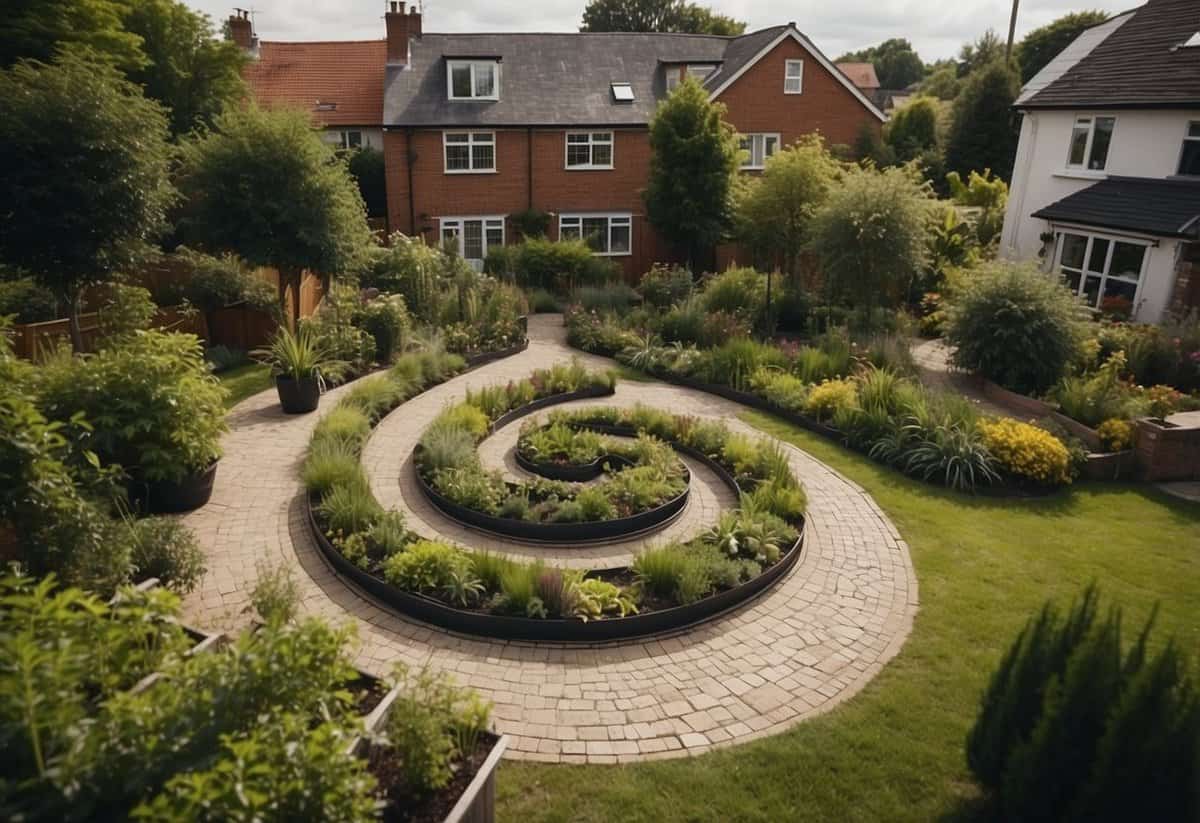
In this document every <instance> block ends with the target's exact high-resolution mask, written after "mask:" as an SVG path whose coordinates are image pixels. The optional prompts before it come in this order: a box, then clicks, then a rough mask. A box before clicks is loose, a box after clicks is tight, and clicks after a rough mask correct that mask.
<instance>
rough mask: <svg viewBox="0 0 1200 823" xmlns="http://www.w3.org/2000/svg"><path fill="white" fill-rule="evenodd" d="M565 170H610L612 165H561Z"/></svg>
mask: <svg viewBox="0 0 1200 823" xmlns="http://www.w3.org/2000/svg"><path fill="white" fill-rule="evenodd" d="M563 169H564V170H566V171H612V170H613V167H612V166H563Z"/></svg>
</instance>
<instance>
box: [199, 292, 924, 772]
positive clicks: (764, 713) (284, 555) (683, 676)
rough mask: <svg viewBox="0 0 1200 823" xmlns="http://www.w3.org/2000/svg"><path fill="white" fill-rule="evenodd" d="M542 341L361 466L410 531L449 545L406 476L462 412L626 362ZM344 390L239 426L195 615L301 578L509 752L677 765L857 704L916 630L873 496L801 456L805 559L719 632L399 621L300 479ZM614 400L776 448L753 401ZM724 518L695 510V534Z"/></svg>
mask: <svg viewBox="0 0 1200 823" xmlns="http://www.w3.org/2000/svg"><path fill="white" fill-rule="evenodd" d="M529 334H530V339H531V342H530V346H529V348H528V349H527V350H526V351H524V352H522V353H520V354H517V355H514V356H512V357H510V358H507V359H505V360H501V361H496V362H493V363H489V364H487V365H485V366H482V367H480V368H478V369H476V370H474V371H472V372H470V373H468V374H465V375H461V376H459V377H457V378H454V379H453V380H450V381H448V382H447V383H444V384H442V385H440V386H437V387H434V388H433V389H431V390H429V391H428V392H425V393H424V394H422V395H419V396H418V397H416V398H414V399H413V400H410V401H409V402H408V403H405V404H404V405H403V406H401V407H400V409H398V410H397V411H396V412H393V413H392V414H391V415H389V416H388V417H387V418H385V419H384V420H383V421H382V422H381V423H380V425H379V426H378V427H377V428H376V430H375V432H374V433H373V435H372V437H371V439H370V441H368V444H367V447H366V449H365V451H364V465H365V466H366V468H367V471H368V474H369V476H370V477H371V482H372V488H373V490H374V492H375V494H376V496H377V497H379V499H380V502H382V503H383V504H384V505H385V506H391V507H395V508H397V509H400V510H402V511H404V512H405V514H406V516H407V517H408V518H409V523H410V527H413V528H415V529H417V530H418V531H423V532H424V533H425V534H430V535H431V534H434V533H438V529H437V527H436V525H433V526H432V527H426V525H424V524H423V519H422V518H423V516H427V515H428V512H425V513H422V512H420V511H418V510H417V509H418V506H417V504H418V503H419V492H418V491H417V490H416V489H415V488H412V487H411V485H406V484H405V483H404V482H403V477H404V476H406V473H405V471H404V464H405V463H406V458H407V455H408V454H409V453H410V452H411V445H412V444H414V443H415V440H416V438H417V437H419V436H420V432H421V431H422V430H423V429H424V427H425V424H426V423H427V422H428V420H429V419H432V416H433V415H435V414H436V413H437V412H438V411H439V410H440V409H441V408H442V406H443V405H444V404H445V403H446V402H449V401H451V400H455V399H459V398H461V397H462V395H463V394H464V393H465V391H466V389H467V388H468V387H474V388H477V387H479V386H483V385H489V384H492V383H496V382H506V381H507V380H509V379H518V378H520V377H524V376H527V375H528V374H529V372H530V371H532V370H533V369H535V368H540V367H544V366H548V365H552V364H553V363H555V362H560V361H565V360H569V359H571V358H572V357H579V358H580V359H581V360H583V361H584V362H585V363H586V364H587V365H589V366H594V367H608V366H611V361H607V360H604V359H601V358H595V357H589V356H586V355H580V354H579V353H578V352H576V351H574V350H572V349H570V348H568V347H567V346H566V344H565V340H564V337H565V335H564V333H563V329H562V327H561V318H560V317H558V316H557V315H536V316H534V317H531V318H530V323H529ZM341 391H343V389H338V390H335V391H333V392H331V393H330V394H329V395H326V396H325V397H324V398H322V405H321V409H320V410H319V411H318V412H316V413H314V414H311V415H303V416H299V417H290V416H286V415H283V414H282V413H281V412H280V411H279V410H278V402H277V399H276V397H275V394H274V391H268V392H263V393H262V394H259V395H256V396H254V397H251V398H249V399H248V400H246V401H244V402H242V403H241V404H239V405H238V406H237V407H236V408H235V409H234V410H233V411H232V412H231V413H230V415H229V423H230V432H229V433H228V434H227V435H226V437H225V440H224V446H225V457H224V459H223V460H222V461H221V469H220V470H219V472H218V474H217V482H216V488H215V490H214V494H213V499H212V501H211V502H210V503H209V504H208V505H207V506H205V507H203V508H202V509H199V510H197V511H195V512H192V513H190V514H188V515H186V516H185V517H184V521H185V522H186V523H187V524H188V525H189V526H191V527H192V528H193V530H194V531H195V532H196V535H197V538H198V539H199V541H200V544H201V546H202V547H203V549H204V552H205V554H206V562H207V566H208V569H209V571H208V573H207V574H206V576H205V578H204V580H203V581H202V582H201V585H200V587H199V588H198V589H197V591H195V592H193V593H192V594H191V595H189V596H188V598H187V599H186V600H185V605H184V612H185V616H186V617H187V619H189V620H190V621H192V622H195V623H197V624H199V625H202V626H204V627H206V628H222V629H230V628H235V627H238V626H242V625H245V624H247V623H248V622H249V620H250V614H249V611H248V603H249V592H250V591H251V590H252V589H253V587H254V585H255V581H256V579H257V575H258V569H259V568H260V567H261V566H263V565H264V564H265V565H277V564H281V563H282V564H285V565H288V566H290V567H293V568H294V569H295V577H296V580H297V582H298V584H299V586H300V590H301V593H302V609H303V611H304V612H305V613H309V614H317V615H322V616H325V617H328V618H330V619H333V620H335V621H347V620H348V621H350V622H352V623H353V624H354V625H355V627H356V628H357V634H358V643H359V645H358V648H357V654H356V657H357V660H356V662H357V663H358V664H359V665H360V666H362V667H363V668H365V669H367V670H369V671H372V672H374V673H377V674H385V673H386V672H387V671H388V670H389V669H390V668H391V667H392V666H393V665H394V664H395V663H396V662H404V663H406V664H408V665H410V666H422V665H430V666H432V667H435V668H439V669H443V670H446V671H449V672H451V673H452V674H453V675H454V677H455V679H456V680H457V681H458V682H460V683H462V684H464V685H469V686H472V687H474V688H476V689H477V690H479V691H480V693H481V694H482V695H483V696H484V697H485V698H487V699H489V700H491V701H492V702H493V704H494V706H495V709H494V717H495V724H496V728H497V730H498V731H500V732H504V733H507V734H509V735H511V736H512V738H513V744H512V746H511V747H510V749H509V751H508V752H507V753H506V756H509V757H513V758H518V759H534V760H543V761H549V762H573V763H614V762H628V761H634V760H639V759H650V758H661V757H677V756H681V755H688V754H697V753H701V752H704V751H708V750H709V749H711V748H714V747H717V746H726V745H732V744H736V743H741V742H745V741H749V740H752V739H755V738H759V737H763V736H766V735H770V734H775V733H778V732H780V731H783V730H785V729H787V728H789V727H791V726H792V725H794V724H796V723H798V722H800V721H802V720H804V719H807V718H809V717H813V716H815V715H817V714H820V713H822V712H825V711H828V710H829V709H831V708H833V707H835V706H837V705H840V704H841V703H842V702H844V701H846V700H847V699H849V698H850V697H851V696H853V695H854V694H856V693H857V692H858V691H859V690H861V689H862V688H863V687H864V686H865V685H866V684H867V683H868V682H869V681H870V680H871V679H872V678H873V677H874V676H875V675H876V674H877V673H878V672H879V671H880V670H881V669H882V668H883V666H884V665H886V664H887V662H888V661H890V660H891V659H892V658H893V657H894V656H895V655H896V654H897V653H898V652H899V650H900V648H901V646H902V645H903V643H904V641H905V639H906V638H907V636H908V634H909V632H910V631H911V628H912V622H913V619H914V616H915V613H916V610H917V604H918V600H917V581H916V577H915V575H914V573H913V567H912V563H911V560H910V558H909V552H908V547H907V546H906V544H905V543H904V541H903V540H902V539H901V537H900V535H899V533H898V532H897V531H896V529H895V527H894V526H893V525H892V523H891V521H890V520H888V518H887V517H886V515H884V514H883V512H882V511H881V510H880V509H879V507H878V506H877V505H876V503H875V502H874V500H873V499H872V498H871V497H870V496H869V495H868V494H867V493H866V492H865V491H864V490H863V489H862V488H861V487H859V486H858V485H857V484H855V483H853V482H852V481H850V480H848V479H846V478H845V477H843V476H842V475H841V474H839V473H838V472H836V471H835V470H833V469H831V468H829V467H828V466H826V465H824V464H823V463H821V462H819V461H817V460H816V459H814V458H813V457H811V456H810V455H808V454H806V453H805V452H803V451H801V450H799V449H797V448H795V447H793V446H790V445H788V444H784V445H785V447H786V449H787V453H788V456H789V459H790V460H791V461H792V465H793V469H794V470H795V471H796V472H797V474H798V475H799V476H800V477H801V479H802V480H803V481H804V483H805V487H806V490H807V492H808V497H809V516H808V532H807V536H806V548H805V553H804V555H803V556H802V557H801V558H800V561H799V562H798V563H797V564H796V567H795V568H794V569H793V570H792V572H791V573H790V574H789V575H788V576H787V577H786V578H785V579H784V580H781V581H780V582H779V583H778V584H777V585H776V586H775V588H773V589H772V590H771V591H769V592H767V593H765V594H764V595H763V596H762V597H760V598H759V599H757V600H756V601H754V603H753V604H751V605H748V606H745V607H743V608H741V609H738V610H736V611H735V612H733V613H731V614H729V615H726V616H725V617H723V618H721V619H719V620H717V621H715V622H713V623H710V624H706V625H703V626H700V627H697V628H694V629H692V630H687V631H684V632H681V633H678V634H676V635H673V636H669V637H655V638H651V639H647V640H640V641H626V642H615V643H609V644H596V645H592V646H582V647H581V646H576V645H572V646H565V645H555V644H531V643H519V642H500V641H486V640H480V639H476V638H471V637H466V636H458V635H454V634H451V633H449V632H445V631H443V630H440V629H436V628H433V627H431V626H428V625H426V624H423V623H419V622H417V621H413V620H408V619H404V618H401V617H399V616H397V615H396V614H394V613H392V612H390V611H388V610H385V609H383V608H380V607H379V606H378V605H376V604H375V603H374V602H373V601H371V600H369V599H367V598H366V597H365V596H363V595H362V594H361V593H360V592H359V591H358V590H357V589H355V588H354V587H352V586H351V585H350V584H348V583H346V582H344V581H343V580H342V579H341V578H339V577H338V576H336V575H335V574H334V573H333V572H332V570H331V569H330V567H329V566H328V565H327V564H326V561H325V559H324V558H323V557H322V556H321V555H320V553H319V551H318V549H317V547H316V545H315V543H314V541H313V538H312V535H311V533H310V531H309V528H308V524H307V522H306V515H305V510H304V492H303V489H302V488H301V485H300V482H299V479H298V475H297V472H298V470H299V466H300V462H301V460H302V457H303V453H304V449H305V446H306V445H307V443H308V439H309V437H310V435H311V433H312V428H313V426H314V425H315V424H316V422H317V420H318V419H319V418H320V415H321V414H323V413H325V412H327V411H328V410H329V409H332V408H333V406H334V404H335V403H336V401H337V398H338V395H339V394H340V393H341ZM603 400H604V402H603V403H598V402H597V401H596V400H591V401H586V402H588V403H590V404H597V405H620V406H624V405H632V404H634V403H637V402H647V403H652V404H654V405H657V406H661V407H663V408H668V409H670V410H671V411H674V412H676V413H685V414H695V415H697V416H701V417H713V418H720V419H722V420H724V421H725V422H726V423H727V424H728V425H729V426H730V428H732V429H736V430H740V431H746V432H750V433H756V434H758V435H759V436H765V435H763V434H762V433H761V432H758V430H756V429H753V428H752V427H750V426H748V425H747V424H745V423H743V422H742V421H740V420H738V419H737V414H738V413H739V412H740V411H742V408H741V407H740V406H737V405H736V404H734V403H731V402H729V401H726V400H723V399H721V398H716V397H713V396H711V395H706V394H704V393H702V392H699V391H696V390H692V389H686V388H682V387H678V386H670V385H667V384H664V383H634V382H631V381H625V382H622V383H619V384H618V388H617V393H616V395H614V396H613V397H611V398H604V399H603ZM406 444H407V447H408V448H407V451H406V450H405V447H406ZM410 469H411V467H410ZM407 476H408V477H410V478H411V474H407ZM710 516H711V512H707V511H701V512H696V513H695V518H696V523H697V525H699V524H701V523H702V522H703V521H704V519H705V518H708V517H710Z"/></svg>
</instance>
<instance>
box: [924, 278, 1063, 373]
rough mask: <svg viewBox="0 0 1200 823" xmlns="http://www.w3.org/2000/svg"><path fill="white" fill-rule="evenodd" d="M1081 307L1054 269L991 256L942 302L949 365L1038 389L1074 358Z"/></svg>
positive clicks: (1061, 371)
mask: <svg viewBox="0 0 1200 823" xmlns="http://www.w3.org/2000/svg"><path fill="white" fill-rule="evenodd" d="M1081 312H1083V309H1082V307H1081V306H1080V304H1079V302H1078V301H1077V300H1076V299H1075V296H1074V295H1072V294H1071V292H1070V291H1068V290H1067V289H1066V288H1064V287H1063V286H1062V284H1061V283H1059V282H1058V281H1057V280H1055V279H1054V278H1053V277H1050V276H1047V275H1046V274H1044V273H1042V272H1040V271H1038V270H1037V269H1036V268H1035V267H1033V266H1031V265H1027V264H1013V263H993V264H990V265H988V266H986V267H984V268H983V269H982V270H980V271H979V272H977V273H976V274H975V275H974V276H973V277H971V278H970V279H969V280H968V281H967V283H966V284H965V285H964V286H963V287H962V289H961V290H959V292H958V293H957V294H956V295H955V297H954V300H953V302H952V303H951V304H950V306H949V307H948V309H947V324H946V339H947V340H948V341H949V342H950V343H951V344H952V345H954V346H955V347H956V351H955V353H954V362H955V364H956V365H958V366H960V367H962V368H964V369H968V370H970V371H973V372H976V373H978V374H980V375H982V376H984V377H986V378H988V379H989V380H993V381H995V382H996V383H999V384H1000V385H1001V386H1004V387H1005V388H1008V389H1012V390H1013V391H1019V392H1025V393H1035V394H1040V393H1042V392H1044V391H1046V390H1047V389H1048V388H1050V387H1051V386H1052V385H1054V383H1056V382H1057V381H1058V380H1059V378H1061V377H1062V376H1063V374H1064V373H1065V372H1066V370H1067V367H1068V366H1069V365H1070V364H1071V363H1073V362H1075V361H1077V360H1079V359H1080V357H1081V354H1082V346H1083V340H1084V328H1085V327H1084V326H1083V319H1082V314H1081Z"/></svg>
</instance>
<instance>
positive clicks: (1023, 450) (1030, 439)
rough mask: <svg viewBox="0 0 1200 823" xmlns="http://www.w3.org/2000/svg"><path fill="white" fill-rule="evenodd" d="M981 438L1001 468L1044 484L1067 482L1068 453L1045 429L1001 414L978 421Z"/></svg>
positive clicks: (1069, 463)
mask: <svg viewBox="0 0 1200 823" xmlns="http://www.w3.org/2000/svg"><path fill="white" fill-rule="evenodd" d="M979 429H980V432H981V433H982V434H983V440H984V443H985V445H986V446H987V448H988V451H990V452H991V453H992V456H993V457H995V458H996V460H997V461H998V462H999V464H1000V466H1001V467H1002V468H1003V469H1004V471H1005V472H1007V473H1008V474H1011V475H1013V476H1015V477H1022V478H1026V479H1029V480H1033V481H1035V482H1037V483H1041V484H1044V485H1051V486H1053V485H1059V484H1066V483H1070V482H1071V455H1070V452H1069V451H1068V450H1067V447H1066V446H1065V445H1063V442H1062V441H1061V440H1059V439H1058V438H1057V437H1055V436H1054V435H1052V434H1050V433H1049V432H1048V431H1045V430H1043V429H1039V428H1038V427H1037V426H1031V425H1030V424H1028V423H1022V422H1020V421H1018V420H1011V419H1008V418H1003V419H999V420H985V421H983V422H981V423H980V424H979Z"/></svg>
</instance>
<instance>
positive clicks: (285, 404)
mask: <svg viewBox="0 0 1200 823" xmlns="http://www.w3.org/2000/svg"><path fill="white" fill-rule="evenodd" d="M275 390H276V391H277V392H279V405H280V407H282V408H283V412H284V414H305V413H306V412H310V411H315V410H316V408H317V406H318V405H320V403H321V384H320V382H319V381H318V380H317V378H315V377H305V378H301V379H296V378H294V377H287V376H285V375H282V374H281V375H279V376H278V377H276V378H275Z"/></svg>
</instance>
